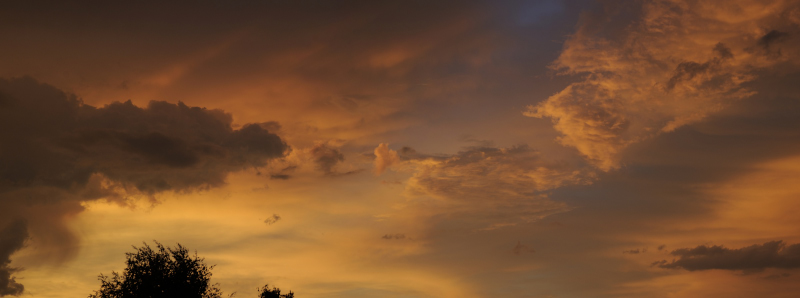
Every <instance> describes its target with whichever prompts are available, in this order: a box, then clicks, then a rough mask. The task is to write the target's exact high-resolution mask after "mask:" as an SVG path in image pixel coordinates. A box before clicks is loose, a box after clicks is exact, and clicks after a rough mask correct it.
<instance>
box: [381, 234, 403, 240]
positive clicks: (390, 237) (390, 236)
mask: <svg viewBox="0 0 800 298" xmlns="http://www.w3.org/2000/svg"><path fill="white" fill-rule="evenodd" d="M381 238H383V239H386V240H393V239H394V240H402V239H406V234H386V235H383V237H381Z"/></svg>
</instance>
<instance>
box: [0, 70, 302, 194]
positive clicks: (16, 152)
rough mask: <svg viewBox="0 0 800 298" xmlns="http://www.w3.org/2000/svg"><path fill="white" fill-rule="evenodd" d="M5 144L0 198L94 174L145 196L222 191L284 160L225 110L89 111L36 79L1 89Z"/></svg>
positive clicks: (281, 146) (278, 149)
mask: <svg viewBox="0 0 800 298" xmlns="http://www.w3.org/2000/svg"><path fill="white" fill-rule="evenodd" d="M0 94H1V95H0V96H2V98H3V99H4V102H5V104H4V108H3V109H2V110H0V113H2V116H3V117H2V119H0V125H1V126H0V132H1V133H2V135H3V138H4V145H3V146H2V149H3V153H4V154H3V156H2V157H0V160H2V162H3V164H4V165H6V166H5V167H3V169H2V170H1V171H2V172H0V179H1V180H2V181H1V183H2V184H0V190H9V189H18V188H21V187H34V186H50V187H56V188H62V189H68V188H71V187H75V186H78V187H79V186H83V185H85V184H86V182H87V181H88V179H89V176H90V175H91V174H95V173H99V174H103V175H105V176H106V177H108V178H110V179H111V180H113V181H116V182H120V183H123V184H125V185H129V186H134V187H136V188H137V189H138V190H140V191H142V192H145V193H155V192H158V191H164V190H179V191H180V190H190V189H193V188H196V187H210V186H217V185H220V184H222V183H223V181H224V178H225V175H226V174H227V173H228V172H230V171H233V170H237V169H241V168H243V167H247V166H260V165H263V164H264V163H265V162H266V160H268V159H271V158H277V157H281V156H283V154H284V153H285V152H286V151H287V150H288V146H287V145H286V144H285V143H284V142H283V141H282V140H281V139H280V137H278V136H277V135H275V134H273V133H270V132H269V131H267V130H266V129H264V128H262V127H261V126H260V125H258V124H248V125H245V126H244V127H242V128H241V129H239V130H233V129H232V128H231V122H232V118H231V116H230V115H228V114H226V113H224V112H223V111H220V110H207V109H204V108H199V107H189V106H186V105H185V104H183V103H180V102H179V103H177V104H172V103H167V102H159V101H153V102H150V104H149V105H148V106H147V107H146V108H141V107H137V106H135V105H133V104H132V103H131V102H130V101H128V102H124V103H122V102H115V103H112V104H110V105H107V106H105V107H102V108H96V107H92V106H89V105H84V104H82V103H81V102H80V100H78V99H77V98H76V97H75V96H74V95H69V94H66V93H63V92H61V91H60V90H57V89H55V88H53V87H51V86H48V85H44V84H40V83H38V82H36V81H35V80H33V79H30V78H19V79H11V80H2V81H0Z"/></svg>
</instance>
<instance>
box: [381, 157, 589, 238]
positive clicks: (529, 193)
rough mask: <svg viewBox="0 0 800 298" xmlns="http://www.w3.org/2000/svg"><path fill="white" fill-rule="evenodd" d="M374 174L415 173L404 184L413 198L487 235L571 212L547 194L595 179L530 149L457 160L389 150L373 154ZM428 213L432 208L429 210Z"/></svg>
mask: <svg viewBox="0 0 800 298" xmlns="http://www.w3.org/2000/svg"><path fill="white" fill-rule="evenodd" d="M374 151H375V155H376V160H375V166H376V172H378V173H380V172H383V171H385V170H386V169H388V168H396V169H398V170H399V171H412V172H413V175H412V176H411V178H410V179H409V180H408V181H407V183H406V192H407V193H408V194H409V195H411V196H427V197H430V198H435V199H436V200H438V203H437V204H436V205H438V206H439V207H440V208H434V209H435V210H433V212H434V213H436V212H439V213H448V214H462V215H467V216H471V217H473V220H474V222H475V223H480V224H483V225H484V227H483V228H482V229H483V230H491V229H495V228H498V227H503V226H513V225H516V224H518V223H522V222H533V221H536V220H539V219H541V218H543V217H545V216H547V215H550V214H554V213H559V212H564V211H567V210H569V209H570V207H569V206H567V205H566V204H564V203H562V202H557V201H553V200H550V199H549V198H548V196H547V191H550V190H553V189H556V188H559V187H562V186H566V185H584V184H590V183H591V182H592V181H593V180H594V177H595V176H594V173H593V172H592V171H590V170H587V169H579V168H577V167H575V166H574V165H571V164H567V163H565V162H552V161H548V160H546V159H545V158H543V157H542V156H541V153H540V152H539V151H536V150H533V149H531V148H529V147H528V146H526V145H517V146H512V147H508V148H495V147H469V148H466V149H465V150H464V151H461V152H458V153H457V154H453V155H426V154H420V153H418V152H417V151H416V150H414V149H412V148H409V147H403V148H402V149H400V150H399V151H395V150H391V149H389V148H388V145H387V144H380V145H379V146H378V147H377V148H375V150H374ZM429 207H430V206H429Z"/></svg>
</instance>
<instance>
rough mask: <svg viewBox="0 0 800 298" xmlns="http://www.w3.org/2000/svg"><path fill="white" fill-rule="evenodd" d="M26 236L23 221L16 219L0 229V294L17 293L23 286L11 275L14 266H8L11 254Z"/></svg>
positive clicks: (20, 245) (19, 292)
mask: <svg viewBox="0 0 800 298" xmlns="http://www.w3.org/2000/svg"><path fill="white" fill-rule="evenodd" d="M27 238H28V230H27V228H26V225H25V222H24V221H21V220H17V221H14V222H11V223H10V224H9V225H8V226H6V227H4V228H3V229H2V230H0V296H5V295H19V294H22V291H23V290H24V289H25V287H23V286H22V284H19V283H17V281H16V280H14V278H13V277H12V276H11V274H12V273H14V271H16V270H15V268H12V267H10V263H11V259H10V258H9V257H10V256H11V254H13V253H14V252H16V251H18V250H20V249H21V248H22V246H23V245H24V244H25V239H27Z"/></svg>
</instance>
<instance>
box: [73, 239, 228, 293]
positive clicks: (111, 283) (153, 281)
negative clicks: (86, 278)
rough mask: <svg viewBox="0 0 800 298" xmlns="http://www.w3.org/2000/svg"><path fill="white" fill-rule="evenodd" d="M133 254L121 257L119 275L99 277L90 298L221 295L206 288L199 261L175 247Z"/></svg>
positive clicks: (141, 249) (140, 249) (213, 288)
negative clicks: (122, 259)
mask: <svg viewBox="0 0 800 298" xmlns="http://www.w3.org/2000/svg"><path fill="white" fill-rule="evenodd" d="M134 249H136V252H135V253H125V256H126V257H127V262H126V263H127V267H126V268H125V270H124V271H123V272H122V274H119V273H117V272H112V273H111V276H106V275H102V274H101V275H100V277H99V279H100V282H101V283H102V286H101V288H100V290H99V291H95V293H94V294H92V295H89V297H90V298H162V297H163V298H176V297H186V298H195V297H196V298H218V297H222V291H220V289H219V288H217V285H216V284H210V278H211V269H212V268H213V266H207V265H206V264H205V263H203V258H199V257H197V253H195V254H194V256H192V255H189V251H188V250H187V249H186V248H185V247H183V246H181V245H180V244H178V245H177V247H176V248H174V249H173V248H170V247H164V246H163V245H161V243H158V242H156V249H153V248H151V247H150V246H149V245H147V243H145V244H144V246H142V247H138V248H137V247H135V246H134Z"/></svg>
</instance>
